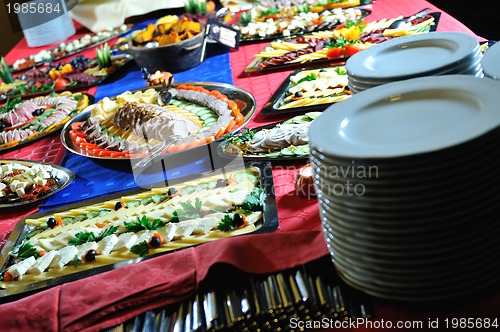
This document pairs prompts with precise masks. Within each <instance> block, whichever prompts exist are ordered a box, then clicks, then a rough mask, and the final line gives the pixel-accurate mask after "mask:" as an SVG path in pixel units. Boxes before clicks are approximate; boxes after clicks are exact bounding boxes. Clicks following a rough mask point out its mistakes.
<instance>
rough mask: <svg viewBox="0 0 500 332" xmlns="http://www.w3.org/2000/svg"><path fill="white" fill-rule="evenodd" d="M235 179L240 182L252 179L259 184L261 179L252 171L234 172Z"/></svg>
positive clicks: (255, 183)
mask: <svg viewBox="0 0 500 332" xmlns="http://www.w3.org/2000/svg"><path fill="white" fill-rule="evenodd" d="M234 180H235V181H236V182H238V183H240V182H244V181H245V180H250V181H252V183H253V184H254V185H257V184H258V183H259V179H258V178H257V176H255V174H253V173H250V172H238V173H234Z"/></svg>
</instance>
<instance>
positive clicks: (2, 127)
mask: <svg viewBox="0 0 500 332" xmlns="http://www.w3.org/2000/svg"><path fill="white" fill-rule="evenodd" d="M5 128H7V124H6V123H5V122H0V131H2V130H4V129H5Z"/></svg>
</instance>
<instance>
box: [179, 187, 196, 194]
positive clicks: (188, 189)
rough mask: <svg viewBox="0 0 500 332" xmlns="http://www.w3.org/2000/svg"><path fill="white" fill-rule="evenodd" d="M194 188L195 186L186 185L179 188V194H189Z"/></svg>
mask: <svg viewBox="0 0 500 332" xmlns="http://www.w3.org/2000/svg"><path fill="white" fill-rule="evenodd" d="M195 190H196V188H195V186H187V187H184V188H182V189H181V195H189V194H191V193H193V192H194V191H195Z"/></svg>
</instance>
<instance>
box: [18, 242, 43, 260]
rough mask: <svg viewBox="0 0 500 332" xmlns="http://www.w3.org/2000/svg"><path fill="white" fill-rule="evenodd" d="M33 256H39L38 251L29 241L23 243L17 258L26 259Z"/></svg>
mask: <svg viewBox="0 0 500 332" xmlns="http://www.w3.org/2000/svg"><path fill="white" fill-rule="evenodd" d="M31 256H38V252H37V251H36V249H35V248H34V247H33V246H32V245H31V243H29V242H25V243H23V244H22V245H21V246H20V247H19V250H18V251H17V258H19V259H21V260H25V259H26V258H29V257H31Z"/></svg>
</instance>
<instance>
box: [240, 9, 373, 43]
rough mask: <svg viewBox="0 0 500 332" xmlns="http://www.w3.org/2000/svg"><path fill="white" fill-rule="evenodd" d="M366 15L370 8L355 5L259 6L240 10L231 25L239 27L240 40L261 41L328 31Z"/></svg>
mask: <svg viewBox="0 0 500 332" xmlns="http://www.w3.org/2000/svg"><path fill="white" fill-rule="evenodd" d="M369 14H370V11H369V10H366V9H357V8H347V9H341V8H336V9H331V10H324V11H322V12H315V11H310V10H309V7H308V4H304V5H303V6H300V5H299V6H293V7H284V8H283V7H282V8H279V9H278V8H277V7H272V8H268V7H262V6H261V5H258V6H255V7H253V8H252V9H250V10H249V11H246V12H242V13H241V14H240V16H239V18H238V20H237V22H236V23H234V24H232V27H233V28H235V29H237V30H240V32H241V37H240V38H241V42H245V41H262V40H270V39H275V38H280V37H290V36H298V35H302V34H304V33H311V32H314V31H322V30H331V29H333V28H335V27H336V26H338V25H340V24H343V23H346V22H352V21H356V20H359V19H362V18H364V17H366V16H368V15H369Z"/></svg>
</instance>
